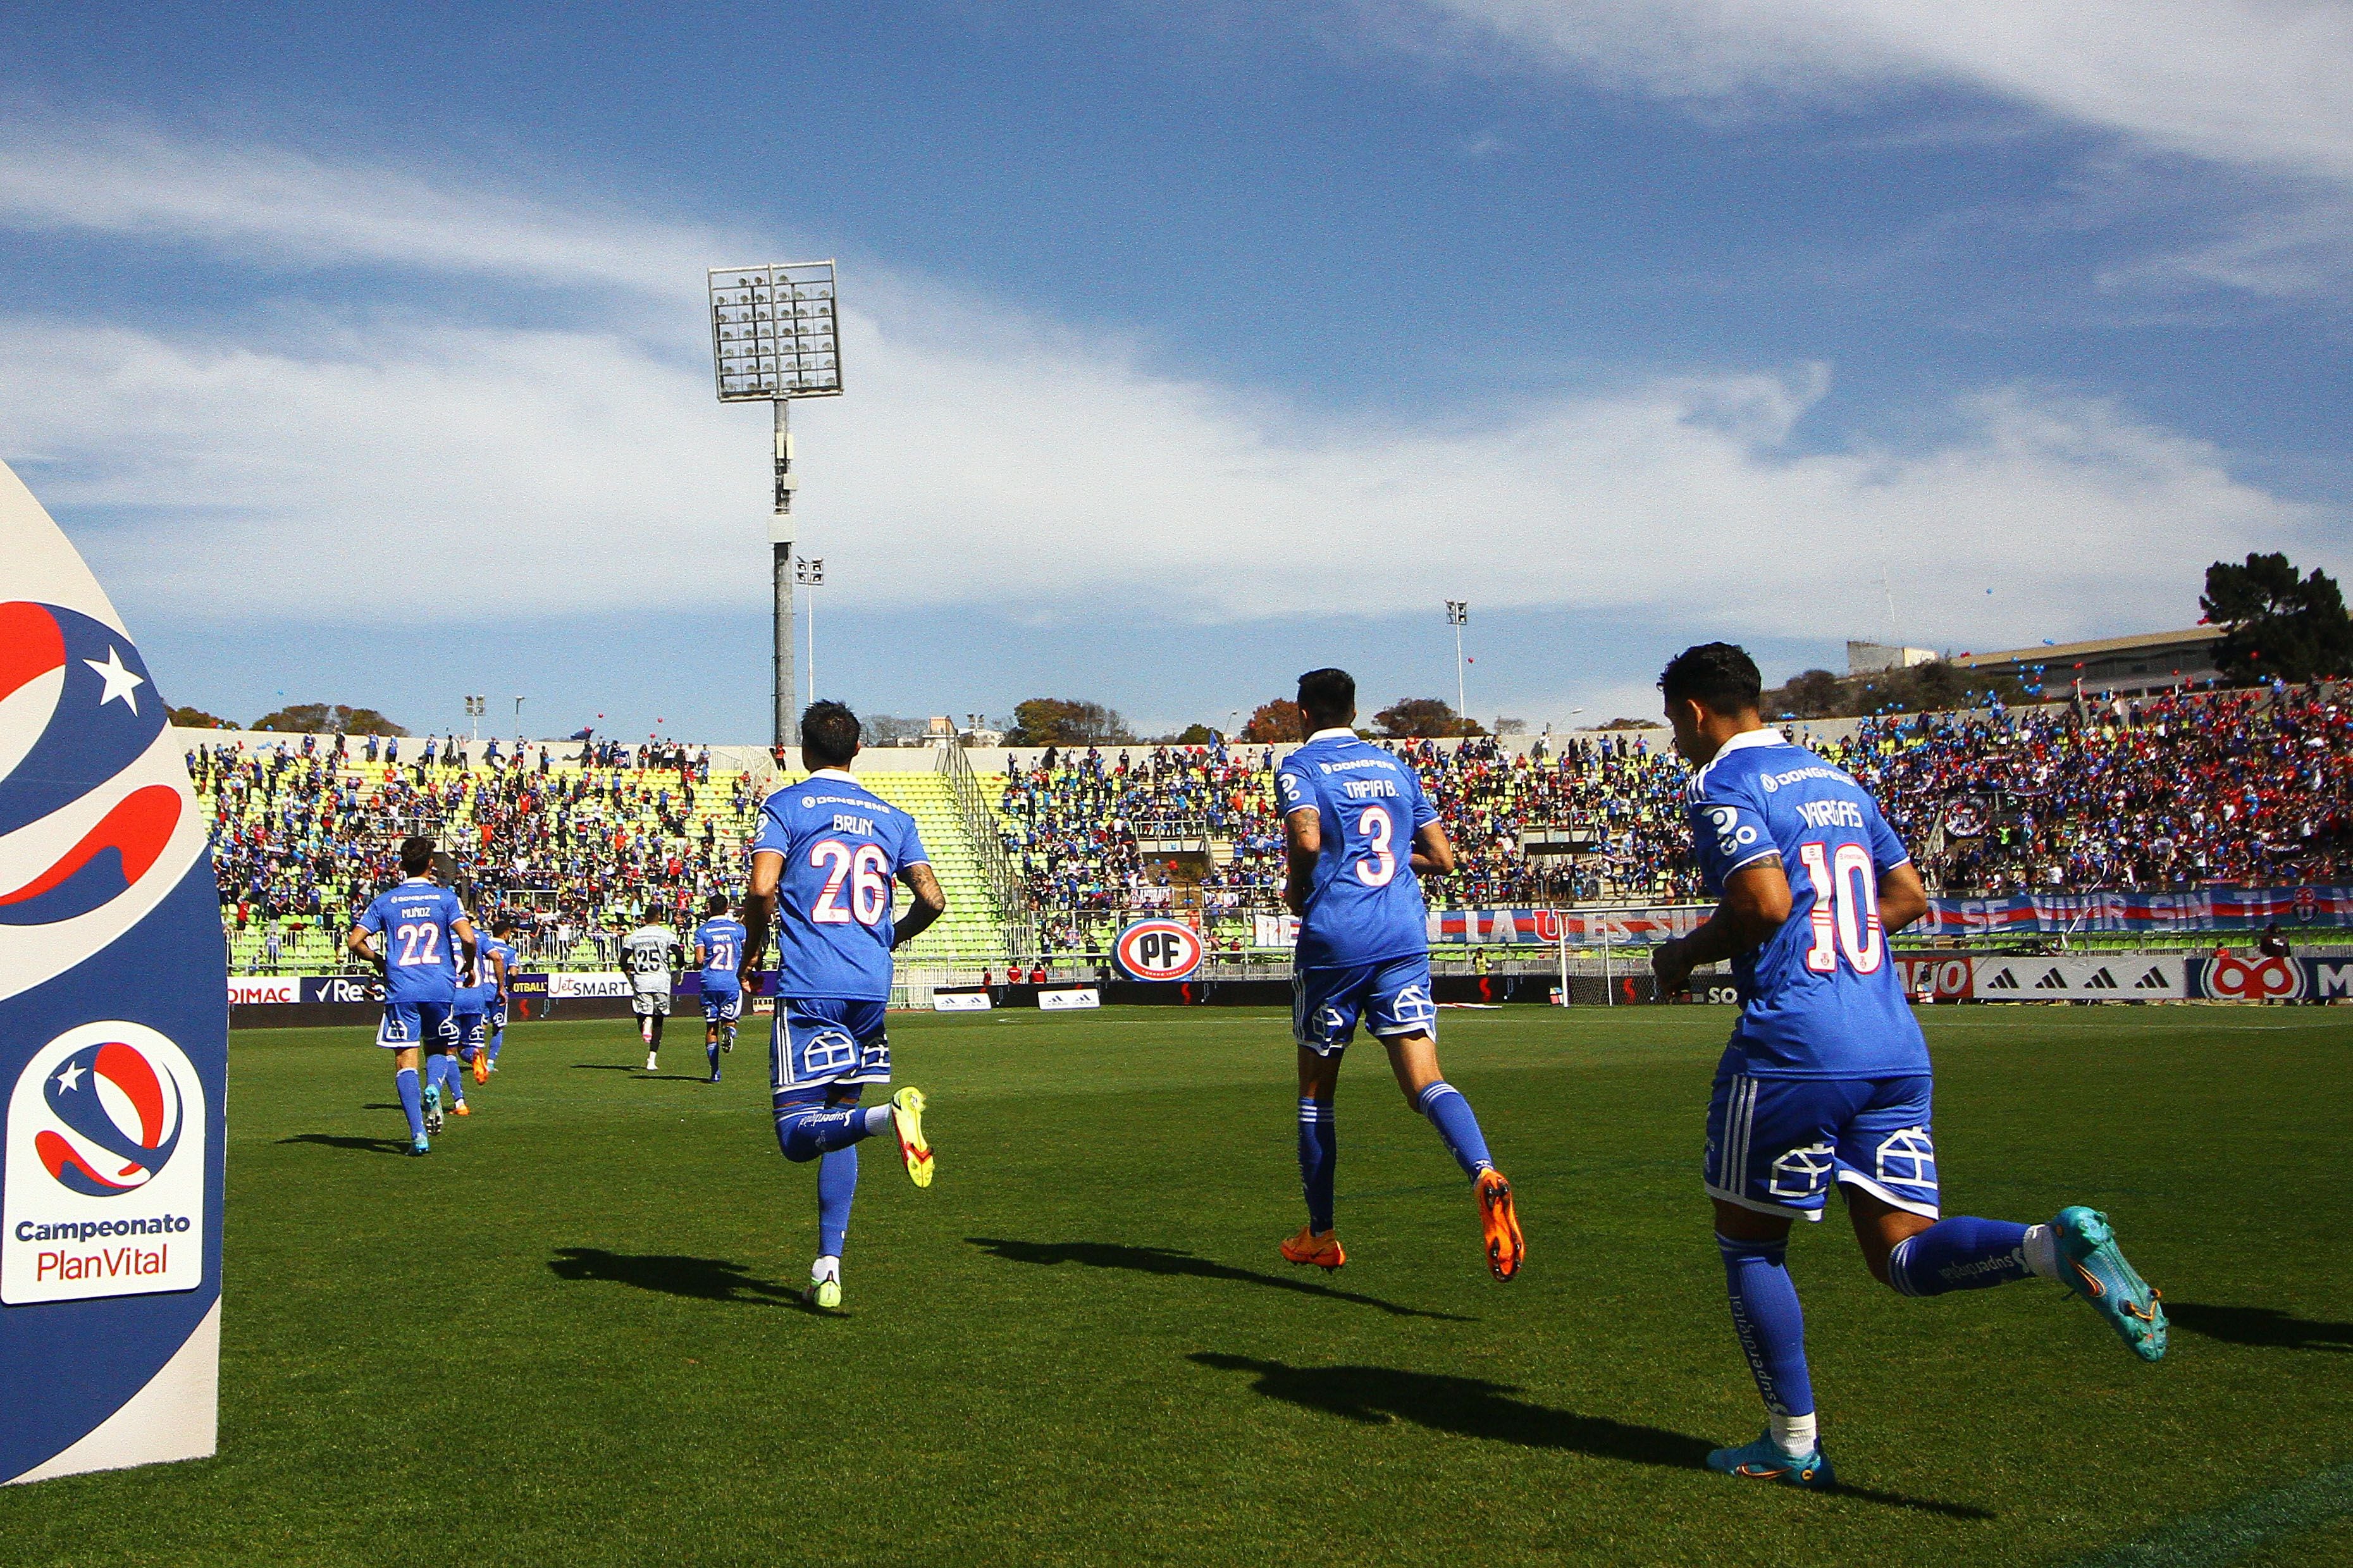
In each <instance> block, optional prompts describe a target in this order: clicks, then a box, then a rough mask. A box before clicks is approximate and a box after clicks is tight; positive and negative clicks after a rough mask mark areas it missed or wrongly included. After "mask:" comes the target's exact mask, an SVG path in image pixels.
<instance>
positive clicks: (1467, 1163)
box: [1413, 1079, 1495, 1176]
mask: <svg viewBox="0 0 2353 1568" xmlns="http://www.w3.org/2000/svg"><path fill="white" fill-rule="evenodd" d="M1413 1108H1414V1109H1415V1110H1419V1111H1420V1112H1421V1113H1422V1114H1423V1115H1424V1116H1427V1117H1429V1118H1430V1125H1431V1126H1433V1127H1435V1128H1437V1129H1438V1135H1439V1136H1440V1138H1443V1139H1445V1140H1446V1148H1447V1151H1448V1152H1450V1153H1451V1154H1452V1155H1453V1156H1454V1163H1456V1164H1458V1165H1460V1166H1461V1167H1462V1173H1463V1174H1464V1175H1466V1176H1476V1175H1477V1174H1478V1173H1480V1172H1482V1171H1484V1170H1488V1169H1491V1168H1492V1167H1493V1165H1494V1163H1495V1162H1494V1161H1493V1160H1491V1159H1489V1158H1488V1157H1487V1140H1486V1138H1485V1136H1484V1135H1482V1133H1481V1132H1480V1131H1479V1119H1478V1118H1477V1117H1476V1116H1473V1115H1472V1114H1471V1102H1470V1101H1469V1100H1465V1099H1463V1098H1462V1091H1461V1089H1456V1088H1455V1087H1454V1086H1453V1085H1452V1084H1451V1083H1449V1082H1447V1081H1446V1080H1445V1079H1439V1080H1438V1081H1437V1082H1436V1083H1433V1084H1431V1085H1430V1086H1429V1087H1428V1088H1427V1089H1423V1090H1422V1091H1421V1092H1420V1093H1419V1094H1417V1095H1415V1096H1414V1097H1413Z"/></svg>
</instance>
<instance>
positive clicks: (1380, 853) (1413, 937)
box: [1274, 734, 1438, 969]
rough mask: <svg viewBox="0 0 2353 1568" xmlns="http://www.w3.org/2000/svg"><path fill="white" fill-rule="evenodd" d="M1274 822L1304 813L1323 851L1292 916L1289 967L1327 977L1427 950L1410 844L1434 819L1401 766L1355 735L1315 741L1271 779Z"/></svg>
mask: <svg viewBox="0 0 2353 1568" xmlns="http://www.w3.org/2000/svg"><path fill="white" fill-rule="evenodd" d="M1274 793H1275V795H1276V797H1277V798H1278V800H1279V801H1280V803H1281V805H1282V814H1283V815H1284V816H1290V815H1291V814H1292V813H1293V812H1294V811H1304V810H1307V809H1309V808H1310V807H1313V808H1314V811H1315V813H1316V815H1317V816H1318V817H1319V819H1320V820H1321V821H1322V824H1323V834H1324V851H1323V853H1322V854H1320V855H1318V856H1317V857H1316V858H1315V879H1314V883H1313V884H1312V885H1311V886H1310V888H1309V889H1308V894H1307V912H1306V914H1304V915H1303V916H1302V917H1300V921H1299V947H1298V951H1297V952H1296V953H1295V954H1294V960H1295V962H1296V963H1297V965H1298V967H1299V968H1302V969H1331V968H1337V967H1341V966H1345V965H1352V964H1359V963H1380V962H1381V961H1382V960H1384V959H1390V958H1413V957H1417V956H1419V955H1421V954H1425V953H1427V952H1430V909H1429V906H1428V905H1426V904H1424V903H1423V902H1422V901H1421V881H1420V879H1419V878H1417V877H1416V876H1415V875H1414V874H1413V865H1412V861H1413V836H1414V833H1415V832H1416V830H1418V829H1419V827H1420V826H1421V825H1422V824H1424V823H1426V822H1435V821H1436V820H1437V819H1438V813H1437V811H1436V810H1435V809H1433V808H1432V807H1431V805H1430V801H1429V799H1428V797H1427V796H1425V795H1423V794H1422V793H1421V780H1420V779H1419V778H1418V777H1416V776H1415V774H1414V771H1413V769H1412V768H1411V767H1410V766H1409V765H1408V764H1406V763H1401V762H1399V761H1398V759H1397V758H1395V757H1393V756H1391V755H1389V754H1388V752H1385V751H1382V750H1381V749H1380V748H1379V747H1378V746H1370V745H1366V743H1365V742H1362V741H1359V740H1358V739H1356V736H1354V735H1348V734H1319V735H1317V736H1314V737H1313V738H1311V739H1310V740H1309V741H1308V742H1307V743H1306V744H1305V745H1303V746H1302V747H1300V748H1299V749H1298V750H1297V751H1295V752H1292V753H1291V755H1290V756H1288V757H1286V758H1284V759H1283V763H1282V767H1281V768H1280V769H1279V770H1277V772H1276V773H1275V775H1274Z"/></svg>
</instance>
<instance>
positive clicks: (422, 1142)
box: [408, 1132, 433, 1155]
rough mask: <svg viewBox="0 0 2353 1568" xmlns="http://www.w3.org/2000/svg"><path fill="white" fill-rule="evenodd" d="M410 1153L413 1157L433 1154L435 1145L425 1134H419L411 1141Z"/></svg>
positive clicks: (409, 1145)
mask: <svg viewBox="0 0 2353 1568" xmlns="http://www.w3.org/2000/svg"><path fill="white" fill-rule="evenodd" d="M408 1152H409V1153H410V1154H412V1155H416V1154H430V1153H431V1152H433V1145H432V1143H431V1142H428V1141H427V1138H426V1136H425V1134H424V1133H422V1132H419V1133H418V1134H417V1136H416V1137H415V1138H413V1139H411V1140H410V1141H409V1144H408Z"/></svg>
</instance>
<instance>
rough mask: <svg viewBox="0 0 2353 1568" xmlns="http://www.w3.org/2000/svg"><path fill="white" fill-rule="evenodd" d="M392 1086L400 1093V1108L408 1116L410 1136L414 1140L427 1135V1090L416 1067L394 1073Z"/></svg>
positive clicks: (401, 1069)
mask: <svg viewBox="0 0 2353 1568" xmlns="http://www.w3.org/2000/svg"><path fill="white" fill-rule="evenodd" d="M392 1087H393V1088H394V1089H396V1090H397V1091H398V1093H399V1095H400V1109H401V1110H402V1112H403V1113H404V1114H406V1116H407V1118H408V1136H409V1140H410V1141H411V1142H415V1141H416V1140H417V1139H419V1138H422V1137H424V1136H425V1090H424V1089H423V1087H422V1086H421V1085H419V1084H418V1083H417V1069H416V1068H400V1069H399V1070H398V1071H397V1072H395V1073H394V1074H393V1075H392Z"/></svg>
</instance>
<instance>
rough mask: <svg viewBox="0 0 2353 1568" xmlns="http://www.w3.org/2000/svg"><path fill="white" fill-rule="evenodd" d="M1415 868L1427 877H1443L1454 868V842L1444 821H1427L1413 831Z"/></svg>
mask: <svg viewBox="0 0 2353 1568" xmlns="http://www.w3.org/2000/svg"><path fill="white" fill-rule="evenodd" d="M1413 868H1414V869H1415V870H1416V871H1419V872H1420V873H1421V874H1422V875H1424V876H1426V877H1443V876H1445V875H1446V874H1447V873H1448V872H1450V871H1451V870H1453V869H1454V844H1453V841H1452V840H1451V839H1449V838H1448V837H1446V827H1445V825H1444V824H1442V823H1438V822H1425V823H1423V824H1422V825H1421V826H1419V827H1417V828H1415V829H1414V832H1413Z"/></svg>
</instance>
